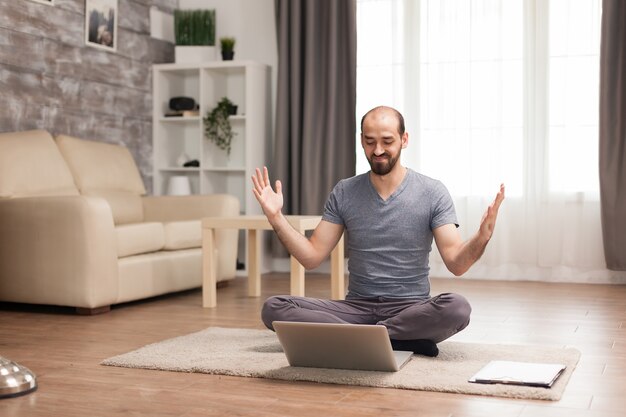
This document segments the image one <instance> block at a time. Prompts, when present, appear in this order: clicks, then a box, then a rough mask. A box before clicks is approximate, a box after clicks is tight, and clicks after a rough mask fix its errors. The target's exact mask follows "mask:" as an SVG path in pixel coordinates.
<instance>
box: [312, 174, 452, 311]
mask: <svg viewBox="0 0 626 417" xmlns="http://www.w3.org/2000/svg"><path fill="white" fill-rule="evenodd" d="M322 219H323V220H326V221H329V222H331V223H335V224H341V225H343V226H344V228H345V230H346V231H347V233H346V239H347V241H346V245H347V253H348V258H349V260H348V271H349V273H350V281H349V285H348V296H349V297H353V298H354V297H355V298H375V297H387V298H409V299H427V298H429V297H430V281H429V279H428V272H429V270H430V268H429V266H428V256H429V253H430V251H431V247H432V242H433V232H432V230H433V229H435V228H437V227H439V226H442V225H444V224H450V223H453V224H455V225H457V227H458V223H457V219H456V212H455V210H454V203H453V201H452V198H451V197H450V193H448V190H447V189H446V187H445V186H444V185H443V184H442V183H441V182H440V181H437V180H434V179H432V178H429V177H427V176H425V175H422V174H419V173H417V172H415V171H413V170H411V169H408V170H407V173H406V175H405V177H404V179H403V180H402V183H401V184H400V185H399V186H398V188H397V190H396V191H395V192H394V193H393V194H392V195H391V196H390V197H389V198H388V199H387V200H383V199H382V198H381V197H380V195H379V194H378V192H376V189H375V188H374V186H373V185H372V183H371V181H370V179H369V173H365V174H361V175H357V176H355V177H352V178H348V179H345V180H341V181H339V183H337V185H336V186H335V188H334V189H333V191H332V192H331V194H330V196H329V198H328V201H327V202H326V205H325V207H324V214H323V216H322Z"/></svg>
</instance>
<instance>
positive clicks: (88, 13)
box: [85, 0, 117, 51]
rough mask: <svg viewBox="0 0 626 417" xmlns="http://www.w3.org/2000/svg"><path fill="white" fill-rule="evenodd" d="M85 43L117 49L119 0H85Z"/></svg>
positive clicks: (110, 49)
mask: <svg viewBox="0 0 626 417" xmlns="http://www.w3.org/2000/svg"><path fill="white" fill-rule="evenodd" d="M85 43H86V44H87V45H89V46H93V47H94V48H101V49H106V50H109V51H116V50H117V0H85Z"/></svg>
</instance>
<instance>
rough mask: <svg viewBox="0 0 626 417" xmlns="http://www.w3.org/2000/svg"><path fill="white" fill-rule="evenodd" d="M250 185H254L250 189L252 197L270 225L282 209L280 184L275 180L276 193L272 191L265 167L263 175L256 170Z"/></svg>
mask: <svg viewBox="0 0 626 417" xmlns="http://www.w3.org/2000/svg"><path fill="white" fill-rule="evenodd" d="M252 183H253V184H254V188H253V189H252V192H253V193H254V196H255V197H256V199H257V201H258V202H259V204H260V205H261V208H262V209H263V213H265V216H266V217H267V219H268V220H269V221H270V223H272V222H273V221H274V220H275V219H276V217H277V216H279V215H280V212H281V210H282V208H283V191H282V188H283V187H282V184H281V183H280V180H276V191H274V190H273V189H272V184H271V183H270V176H269V174H268V172H267V167H263V173H261V170H260V169H259V168H256V175H253V176H252Z"/></svg>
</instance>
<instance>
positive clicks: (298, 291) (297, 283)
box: [290, 256, 304, 297]
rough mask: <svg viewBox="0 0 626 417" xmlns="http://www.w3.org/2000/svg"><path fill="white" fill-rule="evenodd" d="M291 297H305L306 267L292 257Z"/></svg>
mask: <svg viewBox="0 0 626 417" xmlns="http://www.w3.org/2000/svg"><path fill="white" fill-rule="evenodd" d="M290 283H291V284H290V286H291V291H290V293H291V295H296V296H298V297H304V267H303V266H302V265H300V262H298V261H297V260H296V258H294V257H293V256H292V257H291V278H290Z"/></svg>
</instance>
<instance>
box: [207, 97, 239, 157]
mask: <svg viewBox="0 0 626 417" xmlns="http://www.w3.org/2000/svg"><path fill="white" fill-rule="evenodd" d="M236 112H237V106H235V105H234V104H233V102H232V101H230V100H229V99H228V98H227V97H222V99H221V100H220V101H219V102H218V103H217V106H215V107H214V108H213V109H212V110H210V111H208V112H207V114H206V116H205V117H204V118H203V119H202V121H203V122H204V136H205V137H206V138H207V139H208V140H210V141H211V142H213V143H215V145H216V146H217V147H218V148H220V149H223V150H225V151H226V154H228V155H230V149H231V142H232V140H233V136H234V135H235V133H234V132H233V129H232V126H231V125H230V120H229V119H228V117H229V116H230V115H233V114H235V113H236Z"/></svg>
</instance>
